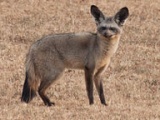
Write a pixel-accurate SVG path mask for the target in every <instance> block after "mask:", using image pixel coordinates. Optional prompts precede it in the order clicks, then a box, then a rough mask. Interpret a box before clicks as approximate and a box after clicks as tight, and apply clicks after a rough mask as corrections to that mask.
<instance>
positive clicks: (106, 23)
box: [91, 5, 129, 39]
mask: <svg viewBox="0 0 160 120" xmlns="http://www.w3.org/2000/svg"><path fill="white" fill-rule="evenodd" d="M91 14H92V15H93V17H94V18H95V21H96V25H97V32H98V34H99V35H101V36H103V37H105V38H107V39H110V38H112V37H115V36H117V35H118V36H119V35H120V34H121V31H122V30H121V29H122V26H123V25H124V23H125V21H126V19H127V18H128V16H129V10H128V8H127V7H123V8H121V9H120V10H119V11H118V12H117V13H116V14H115V15H114V16H112V17H105V16H104V14H103V13H102V12H101V11H100V10H99V8H98V7H97V6H95V5H92V6H91Z"/></svg>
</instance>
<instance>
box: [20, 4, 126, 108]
mask: <svg viewBox="0 0 160 120" xmlns="http://www.w3.org/2000/svg"><path fill="white" fill-rule="evenodd" d="M90 11H91V14H92V16H93V17H94V19H95V23H96V26H97V32H96V33H90V32H82V33H62V34H53V35H48V36H45V37H43V38H41V39H40V40H38V41H36V42H35V43H34V44H33V45H32V46H31V47H30V49H29V52H28V54H27V57H26V73H25V75H26V77H25V82H24V86H23V91H22V96H21V101H23V102H26V103H28V102H30V101H31V100H32V99H33V97H34V96H35V95H36V94H37V93H38V94H39V96H40V97H41V99H42V100H43V102H44V104H45V105H46V106H51V105H54V102H51V101H50V99H49V98H48V97H47V96H46V93H45V92H46V90H47V88H48V87H49V86H50V85H51V84H52V83H53V82H54V81H56V80H57V79H59V78H60V77H61V76H62V73H63V72H64V70H65V69H67V68H69V69H82V70H84V74H85V83H86V91H87V95H88V99H89V104H93V103H94V98H93V83H95V86H96V89H97V91H98V94H99V98H100V101H101V103H102V104H103V105H107V104H106V101H105V96H104V91H103V84H102V78H101V75H102V74H103V73H104V71H105V70H106V68H107V67H108V65H109V63H110V60H111V57H112V56H113V54H114V53H115V52H116V50H117V47H118V44H119V39H120V36H121V33H122V27H123V25H124V23H125V21H126V19H127V18H128V16H129V10H128V8H127V7H123V8H121V9H120V10H119V11H118V12H117V13H116V14H115V15H113V16H111V17H108V16H107V17H106V16H104V14H103V13H102V12H101V11H100V9H99V8H98V7H97V6H95V5H92V6H91V9H90Z"/></svg>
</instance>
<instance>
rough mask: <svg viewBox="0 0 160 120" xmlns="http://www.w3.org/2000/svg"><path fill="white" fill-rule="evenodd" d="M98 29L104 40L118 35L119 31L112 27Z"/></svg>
mask: <svg viewBox="0 0 160 120" xmlns="http://www.w3.org/2000/svg"><path fill="white" fill-rule="evenodd" d="M100 29H101V30H99V33H100V34H101V35H103V36H104V37H106V38H112V37H113V36H115V35H118V34H120V31H119V30H118V29H116V28H112V27H110V28H107V27H101V28H100Z"/></svg>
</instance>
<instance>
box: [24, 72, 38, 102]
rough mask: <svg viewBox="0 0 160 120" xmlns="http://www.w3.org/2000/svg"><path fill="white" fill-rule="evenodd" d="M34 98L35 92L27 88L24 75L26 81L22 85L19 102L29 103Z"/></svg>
mask: <svg viewBox="0 0 160 120" xmlns="http://www.w3.org/2000/svg"><path fill="white" fill-rule="evenodd" d="M35 96H36V92H35V91H34V90H33V89H31V87H30V86H29V84H28V74H27V73H26V79H25V81H24V85H23V91H22V97H21V101H22V102H26V103H29V102H30V101H31V100H32V99H33V98H34V97H35Z"/></svg>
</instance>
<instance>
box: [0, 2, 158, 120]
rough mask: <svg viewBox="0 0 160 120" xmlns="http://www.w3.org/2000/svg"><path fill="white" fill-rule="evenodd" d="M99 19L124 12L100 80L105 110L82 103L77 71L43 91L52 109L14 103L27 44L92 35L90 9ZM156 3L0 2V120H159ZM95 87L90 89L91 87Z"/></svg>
mask: <svg viewBox="0 0 160 120" xmlns="http://www.w3.org/2000/svg"><path fill="white" fill-rule="evenodd" d="M92 4H94V5H97V6H98V7H99V8H100V9H101V10H102V11H103V12H104V14H105V15H108V16H110V15H113V14H115V13H116V12H117V11H118V10H119V9H120V8H121V7H124V6H127V7H128V8H129V11H130V16H129V19H128V20H127V22H126V24H125V26H124V28H123V34H122V37H121V40H120V44H119V48H118V50H117V52H116V54H115V55H114V56H113V58H112V60H111V64H110V66H109V68H108V69H107V70H106V72H105V73H104V75H103V83H104V91H105V97H106V101H107V104H108V106H103V105H101V104H100V101H99V98H98V94H97V92H96V90H94V98H95V103H94V105H91V106H90V105H89V104H88V98H87V94H86V90H85V81H84V74H83V71H80V70H66V71H65V73H64V75H63V77H62V78H61V79H60V80H58V81H56V82H55V83H54V84H53V85H52V86H51V87H50V88H49V89H48V91H47V94H48V96H49V97H50V99H51V100H53V101H54V102H55V103H56V105H55V106H52V107H46V106H44V104H43V102H42V100H41V99H40V97H39V96H37V97H36V98H35V99H33V101H31V102H30V103H29V104H25V103H22V102H21V101H20V97H21V92H22V87H23V83H24V79H25V75H24V73H25V67H24V63H25V57H26V54H27V52H28V49H29V47H30V45H31V44H32V43H33V42H34V41H36V40H38V39H40V38H41V37H43V36H45V35H48V34H55V33H68V32H82V31H90V32H96V25H95V23H94V19H93V18H92V16H91V14H90V6H91V5H92ZM159 6H160V1H159V0H152V1H151V0H98V1H96V0H68V1H65V0H59V1H56V0H26V1H25V0H0V108H1V111H0V119H2V120H8V119H12V120H14V119H26V120H31V119H33V120H34V119H35V120H37V119H39V120H44V119H46V120H49V119H54V120H98V119H99V120H159V119H160V7H159ZM94 88H95V87H94Z"/></svg>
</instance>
